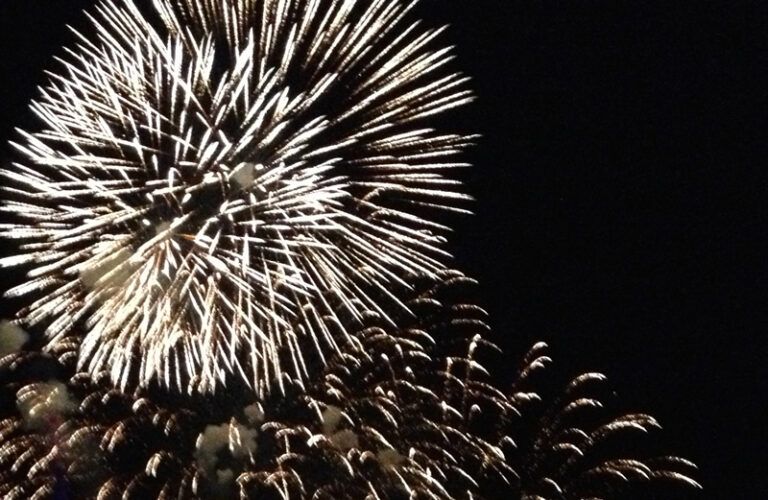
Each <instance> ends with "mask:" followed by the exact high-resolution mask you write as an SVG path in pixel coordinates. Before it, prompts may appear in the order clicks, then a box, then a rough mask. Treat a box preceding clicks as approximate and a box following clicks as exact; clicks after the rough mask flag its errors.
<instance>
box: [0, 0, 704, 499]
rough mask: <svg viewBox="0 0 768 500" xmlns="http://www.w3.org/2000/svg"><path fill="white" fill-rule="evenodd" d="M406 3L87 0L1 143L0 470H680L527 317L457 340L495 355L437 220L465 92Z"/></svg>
mask: <svg viewBox="0 0 768 500" xmlns="http://www.w3.org/2000/svg"><path fill="white" fill-rule="evenodd" d="M414 4H415V2H406V1H405V0H403V1H400V0H218V1H213V0H154V1H153V2H152V5H144V4H142V5H141V6H139V5H137V4H136V3H134V1H133V0H102V1H100V2H98V4H97V5H96V6H95V7H94V8H93V10H92V11H91V12H90V14H89V15H90V19H91V23H90V27H89V28H88V29H87V30H83V32H82V33H78V34H76V38H75V40H74V42H73V44H72V46H71V47H70V49H69V50H68V51H67V52H66V56H65V57H64V58H63V60H62V61H60V63H59V65H58V71H57V72H55V73H52V74H50V80H49V83H48V84H47V86H46V87H45V88H44V89H43V90H42V91H41V95H40V97H39V98H38V99H37V100H36V101H35V102H33V103H32V110H33V111H34V113H35V115H36V116H37V118H38V119H39V120H38V121H39V124H40V128H39V129H38V130H35V131H19V133H18V137H17V139H16V142H15V143H14V146H15V148H16V149H17V150H18V158H17V163H14V164H12V165H10V166H7V167H4V168H3V169H2V170H0V174H2V177H3V185H4V188H5V191H4V192H5V194H4V196H3V202H2V217H3V219H2V224H1V225H0V232H1V235H2V237H3V238H4V239H6V240H11V242H12V243H13V245H14V246H15V252H14V253H13V255H11V256H9V257H6V258H4V259H2V261H0V265H2V267H3V268H19V269H23V271H24V273H25V276H26V278H25V279H24V281H23V282H21V283H20V284H18V285H17V286H14V287H13V288H11V289H10V290H8V291H7V292H6V296H8V297H17V298H20V300H21V301H23V302H24V303H25V306H24V307H23V309H21V310H20V311H19V313H18V315H17V317H16V318H15V319H13V320H12V321H4V322H3V323H2V324H1V325H0V399H1V400H2V401H0V496H2V498H7V499H28V498H40V499H42V498H78V499H79V498H99V499H102V498H104V499H107V498H136V499H148V498H282V499H302V498H307V499H309V498H318V499H319V498H327V499H341V498H349V499H357V498H361V499H362V498H370V499H399V498H436V499H451V498H467V499H470V498H472V499H479V498H584V497H596V498H615V497H621V496H622V495H624V494H627V495H629V494H633V493H632V492H635V493H636V492H638V491H639V492H641V493H642V492H646V493H647V492H656V491H657V490H658V491H661V490H663V489H665V488H672V489H674V488H678V491H679V489H680V488H696V487H698V485H697V483H696V482H695V481H694V480H693V479H691V478H690V477H689V474H691V472H692V470H693V465H692V464H691V463H690V462H688V461H686V460H684V459H682V458H679V457H676V456H664V455H661V456H659V455H657V454H655V453H654V451H653V450H651V449H646V448H644V447H642V446H640V447H634V446H633V447H631V448H628V447H625V446H621V445H619V446H615V443H616V442H619V443H621V442H623V441H624V440H625V439H627V440H631V441H632V442H634V438H635V435H636V434H645V433H646V432H648V431H651V430H654V429H655V428H657V427H658V424H657V423H656V421H655V420H654V419H653V418H652V417H651V416H649V415H646V414H637V413H632V414H624V413H622V412H617V411H612V410H611V409H610V408H604V405H603V403H602V402H601V398H602V396H604V395H605V394H609V393H608V392H606V391H605V389H604V388H603V386H602V381H603V378H604V377H603V376H602V375H600V374H597V373H586V374H582V375H579V376H577V377H575V378H573V379H572V380H570V381H567V382H565V383H564V384H560V385H559V386H557V387H555V386H552V384H548V383H545V381H546V380H545V379H546V377H545V373H543V372H544V368H545V367H546V366H547V365H548V364H549V363H550V361H551V360H550V359H549V358H548V357H547V354H546V346H545V345H543V344H537V345H535V346H534V347H533V348H531V349H530V351H529V352H528V354H527V355H526V356H525V357H524V358H523V359H522V360H521V361H520V362H519V370H518V372H517V373H516V375H515V376H514V378H511V379H509V377H507V378H506V379H505V378H504V377H497V376H494V374H492V373H490V372H491V370H488V369H486V368H484V366H490V364H493V363H496V364H498V363H499V360H500V359H501V360H502V361H501V362H502V363H503V362H506V361H504V360H503V357H502V354H501V353H500V352H499V351H498V349H497V348H496V347H495V346H494V344H493V343H492V338H491V334H490V332H489V331H488V327H487V326H486V325H487V323H486V315H485V313H484V312H483V310H482V309H481V308H480V307H478V306H477V305H476V303H477V302H476V300H475V295H476V284H475V282H474V281H473V280H471V279H470V278H468V277H466V276H464V275H463V274H462V273H461V272H459V271H456V270H450V269H448V268H446V264H445V263H446V262H447V260H448V255H447V254H446V251H445V250H444V248H443V246H444V245H443V244H444V239H445V234H446V233H447V232H448V228H447V227H446V226H445V220H446V219H447V218H449V217H447V216H446V212H466V211H467V206H466V205H467V203H466V200H467V199H468V196H467V195H466V194H464V193H463V192H462V191H461V186H460V185H459V182H458V181H457V180H455V177H454V176H453V172H454V171H455V170H456V169H459V168H463V167H467V166H468V165H466V164H465V163H462V162H461V161H460V156H461V152H462V150H464V149H465V148H466V147H467V146H469V145H470V144H472V143H473V141H474V140H475V139H476V137H475V136H472V135H467V134H464V133H458V132H445V131H441V130H439V128H440V127H439V126H438V127H436V126H435V124H436V123H437V122H435V116H436V115H440V114H442V113H445V112H447V111H449V110H451V109H452V108H455V107H458V106H461V105H464V104H466V103H468V102H470V101H471V100H472V98H473V96H472V93H471V91H469V90H468V89H467V78H466V77H464V76H463V75H461V74H460V73H458V72H456V71H454V70H452V69H451V61H452V55H451V51H450V49H448V48H442V47H441V45H440V42H439V38H440V35H441V32H442V29H430V28H426V27H424V26H423V24H422V23H420V22H419V21H418V20H416V19H414V17H415V16H414V13H413V12H412V11H413V7H414ZM493 360H495V361H493ZM489 363H490V364H489ZM603 399H604V398H603ZM609 399H610V398H609ZM605 404H606V405H608V406H610V401H605ZM617 439H618V441H617ZM612 443H613V444H612ZM628 450H629V451H628Z"/></svg>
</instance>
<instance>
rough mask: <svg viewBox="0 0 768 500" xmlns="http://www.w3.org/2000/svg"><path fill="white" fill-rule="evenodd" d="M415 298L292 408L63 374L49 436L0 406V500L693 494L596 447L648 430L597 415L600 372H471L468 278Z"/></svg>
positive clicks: (643, 464)
mask: <svg viewBox="0 0 768 500" xmlns="http://www.w3.org/2000/svg"><path fill="white" fill-rule="evenodd" d="M415 287H416V288H417V289H418V292H414V293H413V294H412V295H411V296H410V297H404V300H406V302H407V304H408V306H409V307H410V308H411V309H412V310H414V311H419V312H418V314H417V315H416V316H415V318H412V319H411V320H410V321H404V322H403V324H404V326H403V327H402V328H399V329H395V328H393V327H391V326H390V325H389V322H388V321H386V320H385V319H384V318H382V317H381V316H380V315H379V314H377V313H375V312H373V311H371V312H370V313H369V314H367V315H366V322H365V324H364V326H363V328H362V330H361V331H359V332H356V334H355V336H354V337H355V339H356V342H357V343H358V344H360V345H362V346H363V347H364V349H359V348H355V349H350V350H345V352H343V353H340V354H336V355H334V356H332V357H331V358H330V359H329V362H328V366H327V369H326V372H325V374H324V376H322V377H320V378H318V379H317V380H316V381H314V382H313V383H311V384H309V385H307V386H306V387H299V386H289V387H287V389H286V390H287V392H288V393H289V394H288V397H283V396H280V395H272V396H270V397H268V398H267V399H266V400H265V401H263V402H261V403H259V402H253V403H250V404H249V403H247V401H249V399H248V396H249V389H248V388H247V387H244V386H241V387H240V388H231V389H230V391H227V393H226V394H216V395H202V396H201V395H195V396H192V397H190V396H182V395H176V396H175V399H174V396H170V397H168V396H167V395H166V397H159V396H158V395H153V394H152V391H149V392H148V391H147V390H145V389H138V390H137V392H136V393H134V394H133V395H127V394H124V393H121V392H120V391H118V390H115V389H114V388H112V387H111V383H110V381H109V379H108V377H107V376H104V377H102V379H97V380H91V379H90V377H88V376H87V375H75V376H71V377H70V378H69V380H68V381H67V383H66V386H67V390H68V391H69V392H70V393H71V394H72V396H73V398H74V399H76V400H78V401H81V403H80V404H79V406H78V408H77V410H76V411H74V412H73V411H70V410H69V409H68V410H67V411H66V412H64V413H62V419H63V420H62V421H61V422H59V425H58V426H56V427H53V428H49V429H47V430H46V429H41V428H39V427H33V428H29V427H27V426H25V425H24V417H23V414H21V413H20V412H19V409H17V408H14V407H13V405H10V406H7V407H6V406H3V407H2V408H3V409H2V410H0V437H1V438H2V442H3V443H4V444H3V445H2V447H0V466H3V467H5V469H4V470H6V471H8V472H6V473H5V474H4V475H3V474H0V494H2V495H7V498H11V499H15V498H18V499H21V498H30V497H34V496H35V495H38V496H39V497H45V495H46V494H48V493H49V492H50V491H52V489H53V488H54V485H55V481H56V475H55V474H53V471H55V470H57V469H56V468H57V467H58V468H60V469H63V470H66V471H67V479H68V484H69V485H70V488H71V489H72V491H73V492H74V493H75V494H76V497H77V498H92V497H98V498H112V497H122V498H126V499H133V498H136V499H138V498H200V497H204V498H222V497H229V498H231V497H235V496H239V497H240V498H260V499H265V498H266V499H272V498H274V499H309V498H329V499H330V498H335V499H345V500H346V499H349V500H352V499H358V498H366V497H368V496H370V497H371V498H380V499H398V498H409V497H412V496H415V497H417V498H434V499H445V500H448V499H459V498H464V499H470V498H474V499H493V498H531V499H533V498H545V499H546V498H552V499H579V498H593V497H594V498H623V496H622V495H624V494H626V493H628V492H632V491H634V490H636V489H637V488H641V490H640V491H643V490H642V488H643V487H646V486H647V487H650V488H651V489H652V490H653V491H654V492H658V491H659V490H660V489H661V488H664V487H666V486H669V485H672V486H675V487H681V486H685V487H687V486H697V485H696V483H695V482H694V481H693V480H692V479H690V477H689V476H690V473H691V470H692V466H691V464H690V463H689V462H687V461H685V460H682V459H680V458H677V457H662V458H658V459H655V458H646V457H645V455H644V454H641V453H638V454H637V456H635V455H634V454H633V455H627V454H626V453H624V452H620V453H612V452H610V450H608V451H606V450H604V449H601V447H600V443H601V442H602V441H605V440H606V439H608V438H615V439H620V440H622V441H625V440H627V439H628V437H630V436H629V434H628V433H631V432H632V431H635V432H638V431H640V430H641V429H642V431H643V432H642V434H644V431H646V430H652V429H654V428H656V427H657V424H656V422H655V420H654V419H653V418H652V417H650V416H648V415H644V414H626V415H625V414H621V413H619V414H611V413H610V412H609V411H608V410H607V409H606V408H600V404H599V402H598V398H597V392H596V391H595V390H594V389H595V388H594V387H590V385H591V384H594V383H596V382H600V381H602V379H603V377H602V376H598V375H596V374H585V375H581V376H579V377H576V378H574V379H573V381H572V382H571V383H570V384H567V385H566V387H565V390H562V389H557V390H556V391H555V392H554V394H555V395H554V397H550V396H549V395H548V391H546V390H542V389H543V387H542V384H541V383H540V382H539V381H537V380H536V379H537V375H538V374H539V372H541V371H542V370H543V368H545V367H546V366H547V365H548V364H549V363H550V360H549V358H548V357H547V356H546V355H545V352H544V349H545V346H544V345H542V344H539V345H536V346H534V348H533V349H531V351H530V353H529V354H528V355H527V356H526V357H525V358H524V359H523V362H522V364H521V366H522V368H521V369H520V372H519V374H518V375H517V376H516V377H515V379H514V380H513V381H512V390H511V391H504V390H502V389H500V388H498V387H497V385H496V384H494V382H493V380H494V379H493V377H492V374H491V373H489V372H490V370H489V369H487V368H485V367H484V363H483V362H482V360H483V359H484V358H486V357H488V356H491V357H494V355H498V351H497V349H496V348H495V347H494V346H493V345H492V344H489V343H488V342H486V341H483V340H482V334H483V333H485V331H486V330H487V327H486V326H485V314H484V312H483V311H482V310H481V309H480V308H478V307H476V306H474V305H473V304H472V303H471V301H469V300H467V298H466V297H467V296H468V295H470V294H471V292H472V289H473V288H474V284H473V282H472V280H470V279H468V278H466V277H464V276H462V275H461V274H459V273H455V272H450V273H441V277H440V279H439V280H438V281H437V282H431V283H430V282H425V283H422V284H415ZM462 297H464V298H463V299H462ZM365 353H368V354H365ZM41 357H42V355H40V354H30V353H17V354H15V355H13V356H12V357H9V358H6V359H5V360H4V361H3V362H0V378H1V379H2V380H0V381H2V382H3V387H9V386H13V387H16V391H17V392H20V393H25V394H30V395H31V394H33V393H37V392H40V390H41V386H40V384H37V383H36V382H35V381H34V380H24V381H20V382H13V383H10V382H9V379H10V381H12V380H15V379H25V378H28V376H27V375H24V372H25V370H24V365H28V364H30V363H34V362H40V361H41ZM68 359H70V361H66V359H65V360H63V361H61V364H62V365H67V363H68V364H69V367H68V368H66V366H65V368H66V369H67V370H73V369H74V360H72V359H71V358H68ZM11 365H14V366H13V368H11ZM44 392H45V391H43V393H44ZM28 397H29V396H28ZM585 411H586V412H587V413H586V414H585V413H584V412H585ZM580 412H581V417H584V416H586V418H575V415H576V414H579V413H580ZM138 443H141V446H137V444H138ZM651 456H653V455H651ZM666 483H669V485H668V484H666Z"/></svg>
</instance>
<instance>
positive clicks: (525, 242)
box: [0, 0, 768, 499]
mask: <svg viewBox="0 0 768 500" xmlns="http://www.w3.org/2000/svg"><path fill="white" fill-rule="evenodd" d="M90 3H91V2H90V1H86V0H67V1H63V0H3V1H2V2H0V36H1V37H2V39H1V42H0V52H1V55H0V85H1V86H0V95H1V96H2V104H0V113H2V115H1V116H0V137H1V138H9V137H10V136H11V130H12V127H14V126H20V125H21V126H27V125H31V124H32V123H34V122H33V120H32V119H31V117H30V116H29V113H28V112H27V111H26V102H27V101H28V100H29V99H30V98H31V97H33V96H34V95H35V89H34V86H35V85H36V84H39V83H43V82H44V79H43V76H42V73H41V69H42V68H45V67H51V64H50V62H51V61H50V58H51V55H52V54H55V53H60V51H58V49H57V47H59V46H61V45H62V44H63V43H65V42H67V41H70V40H71V37H70V36H68V34H67V31H66V29H65V28H64V24H66V23H74V24H76V25H83V23H82V16H81V15H80V14H79V11H80V10H81V8H83V7H85V6H87V5H89V4H90ZM420 13H421V15H422V17H424V18H426V19H429V23H430V24H433V25H434V24H440V23H450V24H452V25H453V26H452V29H451V31H450V32H449V33H448V35H447V40H449V41H450V42H452V43H455V44H456V45H457V54H458V59H459V61H458V63H457V65H458V66H459V67H461V68H462V69H463V70H465V72H466V73H467V74H469V75H471V76H472V77H473V78H474V82H473V87H474V89H475V90H476V92H477V94H478V97H479V99H478V101H477V103H475V104H474V105H473V106H472V108H471V109H468V110H466V111H463V112H461V113H459V114H457V115H454V116H453V120H454V121H450V125H451V126H452V127H459V128H460V129H462V130H467V131H478V132H480V133H482V134H483V136H484V138H483V139H482V141H481V142H480V144H479V146H478V147H477V148H475V150H474V151H473V152H472V153H471V159H472V161H473V162H474V163H475V164H476V167H475V168H474V169H473V170H472V172H471V173H469V174H468V176H467V181H468V186H469V187H468V189H469V191H470V192H471V193H472V194H473V195H475V196H476V197H477V199H478V201H477V202H476V204H475V206H474V210H475V212H476V215H475V216H474V217H471V218H467V219H464V220H461V221H459V224H458V228H457V231H456V234H455V235H454V236H453V240H452V250H453V251H454V253H455V254H456V255H457V263H456V265H457V266H458V267H459V268H461V269H463V270H465V271H466V272H467V273H469V274H471V275H473V276H475V277H477V278H478V279H479V280H480V281H481V283H482V293H483V297H484V301H485V304H486V305H487V306H488V309H489V310H490V312H491V313H492V323H493V326H494V328H495V331H496V335H497V337H496V340H497V341H498V342H499V343H500V344H502V345H503V346H504V347H505V348H506V350H507V352H508V353H509V355H510V360H511V362H513V361H516V359H517V358H518V357H519V355H520V354H522V353H523V352H524V350H525V349H526V348H527V346H528V345H529V344H530V343H531V342H533V341H535V340H546V341H547V342H549V343H550V344H551V345H552V346H553V353H554V354H555V356H556V361H557V365H556V366H558V367H559V369H561V370H563V371H564V372H568V371H569V370H579V369H581V370H584V369H597V370H600V371H603V372H605V373H606V374H608V375H609V376H610V378H611V381H612V384H613V387H615V389H616V390H617V392H618V393H619V394H620V396H621V397H622V398H623V399H624V400H625V402H627V404H628V405H630V406H631V407H633V408H637V409H646V410H649V411H650V412H651V413H653V414H654V415H655V416H657V417H658V418H659V419H660V420H661V422H662V423H663V424H664V426H665V431H664V439H665V440H666V441H668V442H669V443H670V444H671V445H670V448H671V449H672V450H674V451H676V452H679V453H681V454H683V455H685V456H687V457H690V458H692V459H693V460H695V461H696V462H698V463H699V464H700V466H701V468H702V473H701V480H702V482H703V483H704V485H705V487H706V491H705V493H704V494H703V495H702V496H700V497H699V498H745V499H746V498H768V487H767V486H766V476H768V465H766V464H768V454H766V451H765V450H766V448H768V446H766V420H768V412H766V406H767V405H766V395H765V394H766V392H768V391H766V384H765V383H764V381H765V376H766V368H765V366H766V362H765V361H764V352H765V341H764V338H765V336H766V335H768V328H766V327H767V326H768V321H766V319H767V318H766V316H767V315H766V302H765V301H766V298H767V297H768V294H766V286H767V283H768V282H767V278H768V273H766V267H767V266H766V257H765V250H766V244H765V241H766V237H765V234H766V232H767V231H768V225H767V223H768V208H766V207H767V205H766V194H768V193H766V187H767V186H768V174H766V165H765V161H766V158H767V157H768V155H766V152H767V151H766V150H767V149H768V137H767V135H768V3H766V2H764V1H753V2H748V1H741V2H734V1H732V0H730V1H727V0H718V1H709V2H702V1H698V2H690V1H660V0H659V1H631V2H629V1H626V2H625V1H619V0H603V1H598V0H579V1H567V0H563V1H545V0H525V1H522V0H520V1H518V0H424V1H423V4H422V6H421V7H420ZM445 39H446V38H444V40H445ZM2 151H3V154H4V157H5V156H6V155H7V151H8V149H7V148H4V149H3V150H2Z"/></svg>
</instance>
